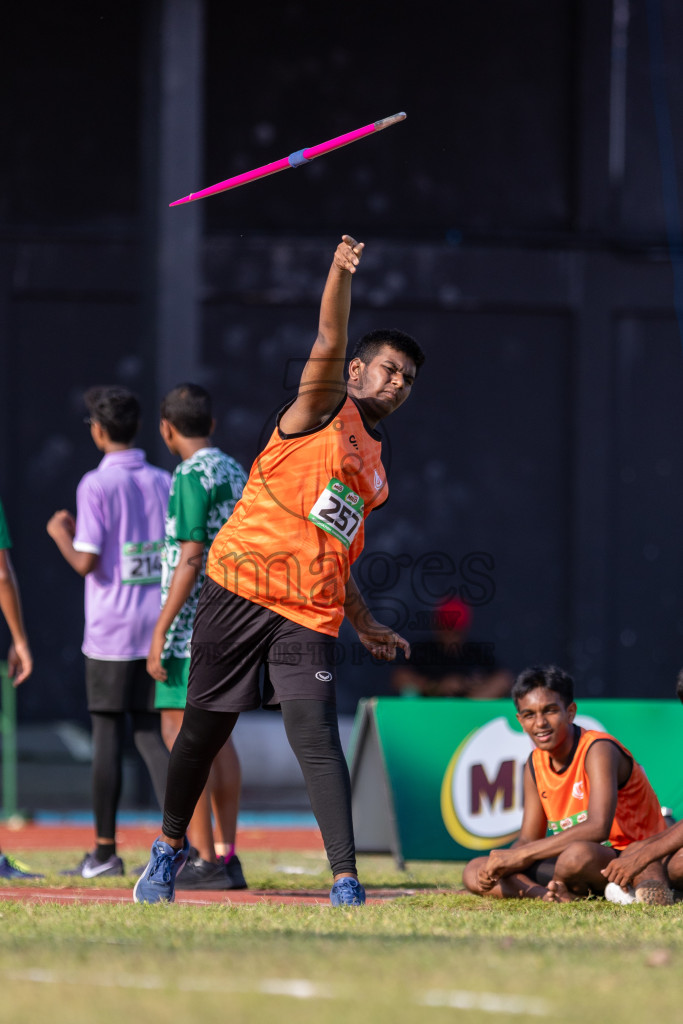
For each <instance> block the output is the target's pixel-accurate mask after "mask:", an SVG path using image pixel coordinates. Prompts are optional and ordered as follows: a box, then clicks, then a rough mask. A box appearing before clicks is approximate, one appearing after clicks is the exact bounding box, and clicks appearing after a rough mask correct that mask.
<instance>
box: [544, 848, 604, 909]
mask: <svg viewBox="0 0 683 1024" xmlns="http://www.w3.org/2000/svg"><path fill="white" fill-rule="evenodd" d="M616 856H617V854H616V851H615V850H613V849H612V847H611V846H602V844H601V843H591V842H587V841H585V840H581V841H580V842H577V843H572V844H571V846H568V847H567V849H566V850H563V851H562V853H561V854H560V855H559V857H558V858H557V864H556V865H555V874H554V876H553V879H552V882H550V883H549V885H548V892H549V896H548V899H549V901H550V902H554V903H566V902H567V901H568V900H571V899H577V898H580V897H581V896H588V895H589V894H590V893H595V894H598V895H599V894H601V893H603V892H604V890H605V885H606V879H605V876H604V875H603V874H602V873H601V872H602V868H604V867H605V866H606V865H607V864H609V862H610V861H612V860H614V858H615V857H616Z"/></svg>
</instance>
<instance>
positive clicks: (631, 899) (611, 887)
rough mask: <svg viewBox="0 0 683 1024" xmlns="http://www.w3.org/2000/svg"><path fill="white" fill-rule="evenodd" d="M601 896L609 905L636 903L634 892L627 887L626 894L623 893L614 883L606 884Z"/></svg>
mask: <svg viewBox="0 0 683 1024" xmlns="http://www.w3.org/2000/svg"><path fill="white" fill-rule="evenodd" d="M603 895H604V897H605V899H606V900H609V902H610V903H620V904H621V905H622V906H626V905H627V904H629V903H635V902H636V893H635V890H634V889H632V888H631V886H630V885H629V887H628V892H624V890H623V889H622V888H621V886H620V885H617V883H616V882H608V883H607V885H606V886H605V891H604V893H603Z"/></svg>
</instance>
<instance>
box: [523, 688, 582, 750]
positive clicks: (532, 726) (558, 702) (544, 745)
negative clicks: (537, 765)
mask: <svg viewBox="0 0 683 1024" xmlns="http://www.w3.org/2000/svg"><path fill="white" fill-rule="evenodd" d="M575 715H576V704H573V703H572V704H570V705H569V707H565V706H564V704H563V702H562V698H561V697H560V695H559V694H558V693H555V691H554V690H548V689H547V688H546V687H545V686H538V687H537V688H536V689H535V690H531V692H530V693H527V694H526V696H525V697H522V698H521V699H520V701H519V706H518V708H517V720H518V721H519V723H520V725H521V726H522V728H523V729H524V732H525V733H526V734H527V736H530V737H531V739H532V741H533V743H534V744H535V745H536V746H537V747H539V748H540V749H541V750H549V751H551V752H552V751H556V750H559V749H560V748H562V746H563V745H566V744H570V745H571V742H572V739H573V734H572V722H573V721H574V716H575Z"/></svg>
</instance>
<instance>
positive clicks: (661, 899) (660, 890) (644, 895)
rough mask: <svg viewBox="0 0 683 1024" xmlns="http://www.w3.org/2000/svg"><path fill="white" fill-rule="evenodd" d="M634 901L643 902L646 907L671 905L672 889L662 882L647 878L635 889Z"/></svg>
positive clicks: (672, 900) (672, 898)
mask: <svg viewBox="0 0 683 1024" xmlns="http://www.w3.org/2000/svg"><path fill="white" fill-rule="evenodd" d="M636 903H643V904H645V906H647V907H672V906H673V903H674V894H673V890H672V889H669V887H668V886H667V885H665V884H664V883H663V882H659V881H657V880H656V879H652V880H650V879H648V880H646V881H645V882H643V883H642V885H639V886H638V888H637V889H636Z"/></svg>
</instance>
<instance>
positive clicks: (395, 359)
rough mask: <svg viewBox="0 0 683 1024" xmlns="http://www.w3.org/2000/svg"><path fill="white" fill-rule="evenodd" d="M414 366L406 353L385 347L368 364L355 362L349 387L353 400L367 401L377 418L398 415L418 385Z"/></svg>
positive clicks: (350, 374) (351, 370)
mask: <svg viewBox="0 0 683 1024" xmlns="http://www.w3.org/2000/svg"><path fill="white" fill-rule="evenodd" d="M415 373H416V369H415V363H414V362H413V360H412V359H411V358H410V357H409V356H407V355H406V354H405V353H404V352H397V351H396V349H395V348H392V347H391V345H383V346H382V348H381V349H380V350H379V352H378V353H377V355H375V356H373V358H372V359H371V360H370V362H369V363H363V362H361V360H360V359H352V360H351V362H350V364H349V388H350V390H351V391H352V392H353V396H354V398H361V399H364V400H368V401H369V402H370V403H371V404H372V407H373V411H374V412H375V413H376V415H377V418H378V419H382V418H383V417H384V416H388V415H389V413H392V412H395V410H396V409H398V407H399V405H402V404H403V403H404V402H405V400H406V398H408V396H409V395H410V392H411V389H412V386H413V384H414V383H415Z"/></svg>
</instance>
